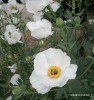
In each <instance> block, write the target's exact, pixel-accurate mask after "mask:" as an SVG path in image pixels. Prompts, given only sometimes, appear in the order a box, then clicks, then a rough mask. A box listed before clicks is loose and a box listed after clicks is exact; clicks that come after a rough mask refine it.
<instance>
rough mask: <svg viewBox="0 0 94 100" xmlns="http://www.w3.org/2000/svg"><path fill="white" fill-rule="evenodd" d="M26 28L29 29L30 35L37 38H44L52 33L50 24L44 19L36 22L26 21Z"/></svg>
mask: <svg viewBox="0 0 94 100" xmlns="http://www.w3.org/2000/svg"><path fill="white" fill-rule="evenodd" d="M26 26H27V28H28V29H29V30H30V31H31V35H32V36H33V37H35V38H37V39H42V38H46V37H48V36H49V35H52V34H53V33H52V30H51V29H52V24H51V23H50V22H49V21H48V20H46V19H42V20H38V21H36V22H31V21H30V22H28V23H27V25H26Z"/></svg>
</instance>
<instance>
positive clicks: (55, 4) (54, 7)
mask: <svg viewBox="0 0 94 100" xmlns="http://www.w3.org/2000/svg"><path fill="white" fill-rule="evenodd" d="M50 6H51V8H52V10H53V11H54V12H56V11H57V10H58V8H59V7H60V4H59V3H58V2H55V3H51V4H50Z"/></svg>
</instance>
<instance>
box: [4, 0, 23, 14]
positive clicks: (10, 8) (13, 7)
mask: <svg viewBox="0 0 94 100" xmlns="http://www.w3.org/2000/svg"><path fill="white" fill-rule="evenodd" d="M2 8H3V9H4V10H5V11H6V13H7V14H8V15H9V14H12V13H17V12H18V11H21V10H22V9H23V8H24V5H22V4H18V3H17V2H16V0H9V1H8V3H7V4H2Z"/></svg>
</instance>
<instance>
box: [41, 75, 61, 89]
mask: <svg viewBox="0 0 94 100" xmlns="http://www.w3.org/2000/svg"><path fill="white" fill-rule="evenodd" d="M42 82H43V84H44V85H45V86H49V87H51V88H52V87H59V86H60V83H61V82H62V77H61V76H60V77H59V78H50V77H49V76H45V77H42Z"/></svg>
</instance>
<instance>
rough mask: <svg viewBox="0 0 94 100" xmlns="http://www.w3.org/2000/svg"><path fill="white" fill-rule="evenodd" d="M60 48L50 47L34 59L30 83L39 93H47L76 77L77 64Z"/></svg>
mask: <svg viewBox="0 0 94 100" xmlns="http://www.w3.org/2000/svg"><path fill="white" fill-rule="evenodd" d="M70 61H71V58H70V57H69V56H67V54H66V53H65V52H63V51H61V50H60V49H54V48H49V49H48V50H45V51H43V52H40V53H38V54H37V55H36V56H35V59H34V71H33V72H32V74H31V76H30V83H31V84H32V87H33V88H35V89H36V91H37V92H38V93H41V94H45V93H47V92H48V91H50V89H51V88H53V87H62V86H64V85H65V84H66V83H67V82H68V80H70V79H74V78H75V77H76V71H77V65H75V64H70Z"/></svg>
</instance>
